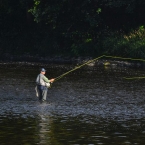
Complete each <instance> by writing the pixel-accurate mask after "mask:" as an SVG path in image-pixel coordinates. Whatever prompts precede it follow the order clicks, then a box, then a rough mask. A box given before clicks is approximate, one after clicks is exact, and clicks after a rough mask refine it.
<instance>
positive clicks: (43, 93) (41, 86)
mask: <svg viewBox="0 0 145 145" xmlns="http://www.w3.org/2000/svg"><path fill="white" fill-rule="evenodd" d="M45 73H46V70H45V69H44V68H42V69H41V71H40V74H39V75H38V76H37V79H36V84H37V89H36V90H37V91H38V97H39V100H40V101H46V97H47V91H48V84H49V83H52V82H53V81H54V79H50V80H49V79H48V78H47V77H46V76H45Z"/></svg>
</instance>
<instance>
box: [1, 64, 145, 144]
mask: <svg viewBox="0 0 145 145" xmlns="http://www.w3.org/2000/svg"><path fill="white" fill-rule="evenodd" d="M40 67H45V68H46V69H47V73H46V76H47V77H48V78H54V77H57V76H59V75H61V74H63V73H65V72H67V71H69V70H71V69H73V68H74V66H73V65H47V64H33V63H5V64H4V63H1V64H0V84H1V87H0V108H1V110H0V145H14V144H15V145H144V144H145V79H136V80H126V79H124V78H123V77H134V76H145V70H143V69H137V68H136V69H133V68H125V67H91V66H86V67H83V68H81V69H79V70H76V71H74V72H72V73H70V74H68V75H66V76H65V77H63V78H61V79H60V80H58V81H56V82H54V83H53V85H52V87H51V88H50V89H49V91H48V97H47V102H45V103H42V102H39V101H38V98H37V97H36V96H35V90H34V88H35V79H36V76H37V75H38V73H39V68H40Z"/></svg>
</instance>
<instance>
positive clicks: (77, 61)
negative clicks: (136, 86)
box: [0, 54, 145, 68]
mask: <svg viewBox="0 0 145 145" xmlns="http://www.w3.org/2000/svg"><path fill="white" fill-rule="evenodd" d="M97 58H98V59H97ZM94 59H95V61H93V60H94ZM89 61H90V63H89ZM144 61H145V60H143V59H136V60H133V59H127V58H126V59H125V58H123V57H122V58H121V57H120V58H119V57H118V58H115V57H112V58H111V57H105V56H104V57H103V56H101V57H100V58H99V57H96V58H93V57H70V56H47V57H40V56H31V55H21V56H20V55H19V56H15V55H10V54H5V55H3V56H1V57H0V64H5V63H7V64H24V65H34V64H38V63H39V64H40V63H41V64H70V65H71V64H72V65H77V66H79V65H82V64H85V63H86V65H87V66H90V67H96V66H106V67H107V66H110V67H117V66H119V67H134V68H145V62H144ZM87 62H88V63H87Z"/></svg>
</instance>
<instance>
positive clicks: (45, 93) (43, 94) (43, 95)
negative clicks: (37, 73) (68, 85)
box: [42, 87, 48, 100]
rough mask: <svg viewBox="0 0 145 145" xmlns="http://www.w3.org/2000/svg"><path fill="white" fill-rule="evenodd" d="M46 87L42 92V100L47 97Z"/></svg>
mask: <svg viewBox="0 0 145 145" xmlns="http://www.w3.org/2000/svg"><path fill="white" fill-rule="evenodd" d="M47 91H48V89H47V87H44V89H43V91H42V100H46V97H47Z"/></svg>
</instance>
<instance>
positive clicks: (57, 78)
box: [54, 55, 145, 81]
mask: <svg viewBox="0 0 145 145" xmlns="http://www.w3.org/2000/svg"><path fill="white" fill-rule="evenodd" d="M100 58H115V59H121V60H133V61H143V62H145V60H144V59H135V58H124V57H118V56H107V55H102V56H99V57H97V58H95V59H92V60H89V61H87V62H85V63H83V64H81V65H79V66H76V67H75V68H73V69H72V70H70V71H68V72H66V73H64V74H62V75H60V76H58V77H56V78H55V80H54V81H58V80H59V79H61V78H62V77H64V76H65V75H68V74H69V73H71V72H73V71H75V70H77V69H79V68H81V67H83V66H85V65H87V64H89V63H91V62H94V61H96V60H98V59H100ZM123 78H124V79H130V80H131V79H144V78H145V77H130V78H129V77H128V78H127V77H123Z"/></svg>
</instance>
